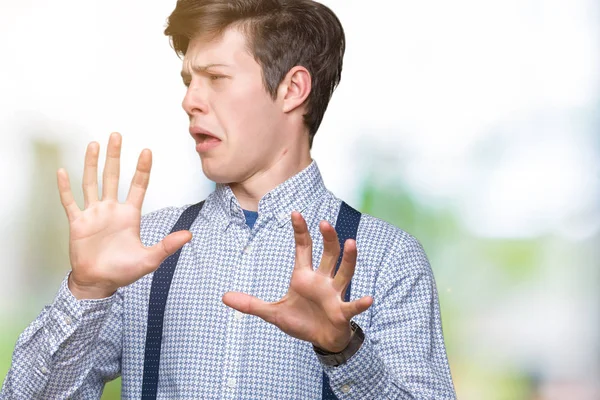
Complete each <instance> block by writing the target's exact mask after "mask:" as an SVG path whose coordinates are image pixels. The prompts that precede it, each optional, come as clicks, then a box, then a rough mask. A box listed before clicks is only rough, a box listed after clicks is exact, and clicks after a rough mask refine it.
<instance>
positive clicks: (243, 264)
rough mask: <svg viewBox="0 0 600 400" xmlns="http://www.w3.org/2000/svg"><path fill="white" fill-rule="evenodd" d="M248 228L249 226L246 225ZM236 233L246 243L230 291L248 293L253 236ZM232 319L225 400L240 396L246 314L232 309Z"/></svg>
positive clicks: (225, 380) (227, 353) (229, 324)
mask: <svg viewBox="0 0 600 400" xmlns="http://www.w3.org/2000/svg"><path fill="white" fill-rule="evenodd" d="M246 228H248V226H247V225H246ZM236 233H237V234H238V235H240V236H238V237H239V238H240V242H245V243H246V245H245V246H244V248H243V249H242V250H241V251H240V250H238V251H239V252H238V253H237V254H238V257H237V260H236V261H237V262H236V264H235V267H234V271H233V273H234V275H235V276H234V278H233V279H232V282H231V287H230V288H229V290H231V291H236V292H242V293H246V292H248V290H249V289H250V285H251V283H252V272H251V268H250V266H251V264H250V262H251V257H250V255H251V252H250V251H246V252H245V251H243V250H244V249H246V247H248V245H249V243H250V242H251V241H252V234H251V232H250V231H249V230H247V229H243V228H242V227H241V226H237V225H236ZM230 312H231V314H230V315H231V317H229V318H228V322H227V332H226V347H225V370H224V373H223V380H224V381H223V382H222V384H223V389H224V391H225V392H224V393H223V399H235V398H236V396H239V393H238V391H237V390H236V388H237V381H238V379H237V377H238V374H239V371H240V361H241V350H242V347H243V340H244V325H245V324H244V323H243V321H244V316H245V314H244V313H242V312H239V311H237V310H233V309H230Z"/></svg>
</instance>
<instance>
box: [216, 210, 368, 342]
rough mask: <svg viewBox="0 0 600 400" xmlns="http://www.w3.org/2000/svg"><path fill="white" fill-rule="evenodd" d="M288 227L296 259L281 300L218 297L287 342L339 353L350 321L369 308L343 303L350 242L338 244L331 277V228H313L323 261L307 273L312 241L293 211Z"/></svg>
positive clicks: (351, 259)
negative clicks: (278, 331)
mask: <svg viewBox="0 0 600 400" xmlns="http://www.w3.org/2000/svg"><path fill="white" fill-rule="evenodd" d="M292 224H293V227H294V238H295V241H296V259H295V265H294V270H293V272H292V278H291V281H290V287H289V289H288V292H287V294H286V295H285V296H284V297H283V298H282V299H281V300H279V301H277V302H274V303H267V302H265V301H262V300H260V299H257V298H256V297H253V296H250V295H247V294H244V293H239V292H228V293H225V295H224V296H223V302H224V303H225V304H226V305H228V306H229V307H231V308H234V309H236V310H238V311H240V312H243V313H246V314H252V315H256V316H258V317H260V318H262V319H264V320H265V321H267V322H270V323H272V324H274V325H276V326H277V327H279V329H281V330H282V331H283V332H285V333H287V334H288V335H290V336H293V337H295V338H298V339H301V340H305V341H308V342H311V343H312V344H314V345H315V346H317V347H319V348H321V349H324V350H327V351H330V352H340V351H342V350H343V349H344V348H346V346H347V345H348V343H349V341H350V336H351V329H350V320H351V319H352V318H353V317H354V316H355V315H358V314H360V313H362V312H363V311H365V310H366V309H368V308H369V307H370V306H371V304H372V303H373V298H372V297H369V296H366V297H362V298H360V299H358V300H354V301H351V302H345V301H344V293H345V291H346V287H347V286H348V284H349V282H350V280H351V279H352V276H353V275H354V267H355V265H356V242H355V241H354V240H352V239H348V240H347V241H346V242H345V243H344V255H343V257H342V263H341V264H340V268H339V270H338V272H337V274H335V277H334V276H333V275H334V272H335V264H336V262H337V260H338V257H339V254H340V245H339V241H338V237H337V233H336V232H335V229H334V228H333V226H331V225H330V224H329V223H328V222H327V221H321V223H320V224H319V229H320V231H321V234H322V235H323V257H322V258H321V264H320V265H319V268H318V269H316V270H313V267H312V239H311V237H310V234H309V232H308V227H307V226H306V221H304V218H302V215H301V214H300V213H299V212H296V211H294V212H293V213H292Z"/></svg>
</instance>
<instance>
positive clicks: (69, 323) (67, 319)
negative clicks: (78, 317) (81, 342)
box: [65, 316, 73, 325]
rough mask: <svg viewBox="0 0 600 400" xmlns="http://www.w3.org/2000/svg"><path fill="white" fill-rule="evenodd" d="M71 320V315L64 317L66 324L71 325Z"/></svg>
mask: <svg viewBox="0 0 600 400" xmlns="http://www.w3.org/2000/svg"><path fill="white" fill-rule="evenodd" d="M71 322H73V320H71V317H69V316H66V317H65V324H67V325H71Z"/></svg>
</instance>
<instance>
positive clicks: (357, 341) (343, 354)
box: [313, 321, 365, 367]
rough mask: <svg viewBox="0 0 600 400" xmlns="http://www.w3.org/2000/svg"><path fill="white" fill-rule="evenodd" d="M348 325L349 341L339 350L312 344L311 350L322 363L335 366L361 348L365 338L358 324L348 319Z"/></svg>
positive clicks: (342, 362)
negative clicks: (350, 331) (328, 349)
mask: <svg viewBox="0 0 600 400" xmlns="http://www.w3.org/2000/svg"><path fill="white" fill-rule="evenodd" d="M350 326H351V329H352V335H351V337H350V340H349V343H348V344H347V346H346V347H345V348H344V349H342V350H341V351H339V352H335V353H333V352H330V351H327V350H325V349H322V348H320V347H317V346H315V345H314V344H313V350H314V351H315V353H316V354H317V357H318V358H319V360H320V361H321V362H322V363H323V364H325V365H329V366H334V367H337V366H339V365H341V364H344V363H345V362H346V361H348V360H349V359H350V358H351V357H352V356H353V355H354V354H356V353H357V352H358V350H359V349H360V348H361V346H362V344H363V342H364V339H365V335H364V333H363V331H362V329H361V328H360V326H358V325H357V324H356V323H355V322H354V321H350Z"/></svg>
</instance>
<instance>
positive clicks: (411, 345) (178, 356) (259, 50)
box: [0, 0, 455, 400]
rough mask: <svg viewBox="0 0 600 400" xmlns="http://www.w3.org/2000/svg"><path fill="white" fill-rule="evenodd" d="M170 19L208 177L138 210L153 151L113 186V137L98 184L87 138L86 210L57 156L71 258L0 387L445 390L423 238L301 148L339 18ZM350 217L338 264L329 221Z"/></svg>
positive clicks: (218, 13)
mask: <svg viewBox="0 0 600 400" xmlns="http://www.w3.org/2000/svg"><path fill="white" fill-rule="evenodd" d="M165 33H166V34H167V35H168V36H170V37H171V40H172V43H173V45H174V48H175V50H176V51H177V52H178V53H179V54H181V55H184V58H183V69H182V73H181V75H182V77H183V81H184V83H185V85H186V86H187V87H188V89H187V93H186V96H185V98H184V100H183V108H184V110H185V112H186V113H187V115H188V116H189V121H190V134H191V136H192V137H193V138H194V140H195V142H196V149H197V151H198V153H199V155H200V160H201V162H202V169H203V171H204V173H205V174H206V176H207V177H209V178H210V179H211V180H213V181H215V182H216V183H217V188H216V190H215V191H214V192H213V193H211V194H210V195H209V196H208V198H207V199H206V201H205V202H204V203H202V207H201V208H199V207H200V205H194V206H190V207H189V208H188V207H187V206H185V207H171V208H166V209H162V210H159V211H156V212H153V213H150V214H148V215H145V216H143V217H142V216H141V206H142V202H143V199H144V195H145V192H146V188H147V186H148V181H149V175H150V167H151V153H150V151H149V150H144V151H143V152H142V153H141V155H140V158H139V161H138V165H137V170H136V173H135V175H134V178H133V181H132V184H131V188H130V191H129V194H128V197H127V200H126V202H125V203H118V201H117V187H118V179H119V159H120V148H121V136H120V135H119V134H112V135H111V137H110V140H109V143H108V149H107V159H106V165H105V169H104V173H103V185H102V197H101V199H99V198H98V184H97V163H98V153H99V145H98V144H97V143H95V142H94V143H91V144H90V145H89V146H88V149H87V152H86V157H85V168H84V177H83V192H84V197H85V204H84V210H81V209H79V207H78V206H77V205H76V204H75V202H74V200H73V195H72V192H71V189H70V185H69V179H68V176H67V173H66V171H64V170H62V169H61V170H59V171H58V186H59V190H60V197H61V202H62V204H63V206H64V208H65V211H66V214H67V217H68V219H69V223H70V260H71V269H72V270H71V271H70V273H69V274H68V275H67V276H66V277H65V280H64V281H63V284H62V286H61V287H60V290H59V292H58V294H57V297H56V299H55V301H54V303H53V304H52V305H51V306H48V307H46V308H45V309H44V310H43V311H42V313H41V314H40V315H39V317H38V318H37V319H36V320H35V321H34V322H33V323H32V324H31V325H30V326H29V327H28V328H27V329H26V330H25V331H24V332H23V334H22V335H21V336H20V337H19V340H18V342H17V345H16V348H15V351H14V355H13V364H12V368H11V370H10V371H9V373H8V375H7V378H6V380H5V383H4V386H3V389H2V394H1V395H0V398H2V399H13V398H41V399H58V398H61V399H62V398H67V397H71V398H85V399H88V398H90V399H91V398H99V397H100V395H101V392H102V389H103V386H104V383H105V382H107V381H109V380H112V379H114V378H116V377H117V376H119V375H121V376H122V396H123V398H128V399H137V398H164V399H175V398H182V399H278V400H279V399H321V398H327V399H334V398H336V397H337V398H339V399H433V398H435V399H454V398H455V394H454V389H453V385H452V380H451V376H450V370H449V367H448V362H447V359H446V353H445V348H444V342H443V336H442V329H441V321H440V315H439V306H438V298H437V292H436V288H435V282H434V279H433V275H432V272H431V268H430V266H429V264H428V261H427V258H426V256H425V254H424V252H423V249H422V248H421V246H420V245H419V243H418V242H417V241H416V239H414V238H413V237H411V236H410V235H409V234H407V233H405V232H403V231H402V230H400V229H398V228H396V227H393V226H391V225H390V224H387V223H385V222H383V221H381V220H378V219H376V218H374V217H371V216H369V215H366V214H364V215H362V217H360V214H358V213H357V212H355V211H353V210H351V209H349V208H348V207H345V203H343V202H342V201H341V200H340V199H338V198H336V197H335V196H334V195H333V194H332V193H331V192H329V191H328V190H327V189H326V188H325V186H324V184H323V181H322V179H321V175H320V173H319V169H318V167H317V164H316V163H315V161H314V160H312V158H311V156H310V149H311V145H312V140H313V137H314V135H315V133H316V132H317V129H318V127H319V124H320V122H321V120H322V117H323V114H324V112H325V109H326V107H327V104H328V101H329V99H330V97H331V95H332V92H333V90H334V88H335V87H336V85H337V84H338V82H339V79H340V76H341V69H342V58H343V54H344V47H345V45H344V33H343V30H342V27H341V25H340V22H339V21H338V19H337V18H336V16H335V15H334V14H333V13H332V12H331V10H329V9H328V8H327V7H325V6H323V5H321V4H319V3H316V2H313V1H310V0H288V1H283V0H238V1H235V2H231V1H229V0H180V1H178V3H177V6H176V8H175V10H174V11H173V13H172V14H171V16H170V18H169V25H168V27H167V29H166V31H165ZM193 209H195V210H196V213H197V214H188V212H189V211H190V210H193ZM190 215H191V216H190ZM357 215H358V217H360V219H357V218H356V217H357ZM180 217H181V218H180ZM358 222H360V223H359V224H358ZM176 223H177V224H178V225H177V226H179V228H177V227H175V228H174V226H175V225H176ZM179 224H181V225H179ZM353 224H354V225H353ZM356 224H358V225H356ZM334 225H335V229H334ZM352 225H353V226H354V227H355V228H356V229H357V231H356V232H355V234H353V233H350V234H349V236H347V237H355V238H356V240H353V239H349V240H347V241H345V242H344V241H342V244H343V245H344V246H343V251H342V254H343V258H342V260H341V264H339V270H338V271H337V273H336V272H335V270H336V262H337V261H338V259H339V255H340V243H339V241H338V236H337V234H336V230H337V231H338V233H339V232H340V231H341V230H344V231H347V230H348V229H347V228H348V226H352ZM182 226H183V227H184V228H181V227H182ZM172 229H173V231H174V233H171V234H169V232H171V230H172ZM311 238H312V239H311ZM313 239H315V240H314V242H313ZM179 249H180V250H179ZM171 255H173V256H171ZM159 266H160V268H159ZM175 266H176V268H175ZM165 271H167V272H165ZM168 271H171V272H168ZM169 274H172V275H169ZM348 287H350V291H349V292H348V293H350V295H349V296H350V297H349V298H346V296H347V291H346V289H347V288H348ZM346 299H348V300H349V301H346ZM161 302H162V303H161ZM161 304H162V305H161Z"/></svg>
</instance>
